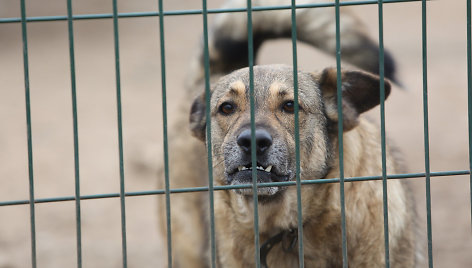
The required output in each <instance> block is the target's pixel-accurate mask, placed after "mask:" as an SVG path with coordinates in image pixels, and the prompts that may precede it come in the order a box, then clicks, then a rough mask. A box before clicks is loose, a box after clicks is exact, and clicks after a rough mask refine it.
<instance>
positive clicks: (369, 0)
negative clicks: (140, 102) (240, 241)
mask: <svg viewBox="0 0 472 268" xmlns="http://www.w3.org/2000/svg"><path fill="white" fill-rule="evenodd" d="M399 2H422V50H423V54H422V59H423V77H422V81H423V117H424V148H425V152H424V154H425V159H424V160H425V162H424V169H425V171H424V172H422V173H408V174H398V175H389V174H387V170H386V145H385V144H386V140H385V107H384V100H385V92H384V91H385V86H384V49H383V47H384V43H383V35H384V32H383V5H384V4H393V3H399ZM25 4H26V3H25V0H21V18H0V24H2V23H21V29H22V40H23V56H24V57H23V60H24V83H25V102H26V125H27V139H28V140H27V145H28V168H29V200H11V201H2V202H0V206H15V205H29V211H30V224H31V259H32V267H36V266H37V261H36V260H37V250H36V226H35V204H38V203H50V202H64V201H74V202H75V209H76V210H75V212H76V238H77V267H82V242H81V237H82V235H81V201H82V200H88V199H103V198H119V199H120V205H121V230H122V264H123V267H127V263H128V261H127V239H126V237H127V235H126V213H125V211H126V210H125V205H126V202H125V198H126V197H129V196H144V195H165V197H166V209H167V227H168V228H167V229H168V232H167V247H168V249H169V250H168V260H167V261H168V264H169V267H171V265H172V243H171V241H172V232H171V215H170V206H171V202H170V195H171V194H174V193H183V192H198V191H200V192H202V191H208V192H209V197H210V217H211V226H210V231H211V232H210V234H211V236H210V237H211V238H210V245H211V264H212V267H216V246H215V226H214V208H213V202H214V199H213V192H214V191H219V190H228V189H235V188H251V187H252V189H253V193H254V198H253V199H254V208H255V209H254V219H255V220H254V231H255V232H254V243H255V248H260V241H259V230H258V227H259V225H258V220H257V219H258V209H257V207H258V198H257V190H256V189H257V187H268V186H294V187H296V188H297V193H298V200H297V204H298V223H299V226H298V232H299V234H298V235H299V237H303V228H302V220H301V219H302V215H301V206H302V204H301V197H300V191H301V187H303V185H308V184H319V183H339V184H340V186H341V187H340V196H341V208H342V237H343V245H342V246H343V247H342V253H343V254H342V256H343V263H344V267H347V247H346V229H345V216H344V213H345V211H344V206H345V205H344V202H345V201H344V183H345V182H354V181H366V180H381V181H382V182H383V200H384V237H385V262H386V266H387V267H389V236H388V210H387V206H388V204H387V180H390V179H406V178H426V180H425V181H426V193H425V194H426V204H427V206H426V211H427V219H426V220H427V236H428V240H427V241H428V252H427V256H428V264H429V267H433V251H432V228H431V193H430V191H431V190H430V180H431V177H441V176H453V175H470V168H471V167H472V158H470V157H469V159H470V160H469V163H470V164H469V170H455V171H446V172H431V170H430V156H429V126H428V70H427V59H428V57H427V48H428V46H427V11H426V10H427V4H428V3H427V1H426V0H385V1H382V0H378V1H376V0H366V1H349V2H340V1H339V0H336V1H335V2H334V3H331V2H329V3H328V2H326V3H318V4H306V5H297V4H296V3H295V0H292V3H291V5H286V6H271V7H252V3H251V1H250V0H248V1H247V8H233V9H208V8H207V3H206V1H205V0H203V1H202V9H198V10H178V11H166V10H165V9H164V7H163V3H162V0H159V10H158V11H157V12H134V13H118V8H117V0H113V13H112V14H87V15H74V14H73V13H72V1H71V0H67V16H47V17H27V14H26V7H25ZM350 5H377V6H378V22H379V33H378V41H379V46H380V55H379V59H380V62H379V76H380V79H381V104H380V118H381V124H380V127H381V138H382V139H381V141H382V175H381V176H373V177H358V178H355V177H354V178H345V177H344V171H343V135H342V128H343V125H342V119H341V120H339V124H338V128H339V129H340V131H339V137H338V139H339V156H340V174H341V175H340V177H339V178H335V179H324V180H300V152H299V150H300V149H299V134H298V88H297V85H298V81H297V65H298V64H297V43H296V39H297V38H296V34H297V33H296V23H297V22H296V19H295V12H296V10H297V9H306V8H324V7H334V8H335V14H333V16H335V18H336V22H337V23H336V63H337V64H336V65H337V71H338V76H337V82H338V83H337V85H338V92H337V94H338V116H339V118H342V111H341V107H342V105H341V99H342V98H341V72H340V70H341V50H340V42H341V39H342V36H341V35H340V27H339V16H340V13H339V10H340V7H341V6H350ZM266 10H291V14H292V48H293V50H292V52H293V67H294V70H293V76H294V89H295V97H294V98H295V122H296V123H295V124H296V126H297V127H296V130H295V137H296V140H295V142H296V163H297V170H296V181H290V182H279V183H264V184H257V183H256V179H255V178H256V169H255V168H253V169H252V172H253V173H252V176H253V184H252V185H241V186H213V176H212V167H213V165H212V154H211V151H212V150H211V147H212V144H211V131H210V130H211V125H210V124H208V125H207V129H206V135H207V137H208V144H207V146H208V148H207V149H208V150H207V152H208V159H209V162H208V169H209V174H210V175H209V178H208V181H209V186H208V187H196V188H180V189H170V186H169V164H168V161H169V160H168V134H167V132H168V130H167V102H166V58H165V56H166V53H165V38H164V22H165V17H166V16H181V15H202V19H203V40H204V58H205V90H206V93H207V94H206V96H207V97H206V101H207V103H209V96H210V94H208V93H209V90H210V79H209V64H210V63H209V57H208V53H209V52H208V23H207V19H208V18H207V17H208V14H214V13H225V12H246V13H247V21H248V25H247V29H248V41H249V42H248V51H249V70H250V96H252V97H251V98H250V100H251V107H254V98H253V95H254V91H253V90H254V87H253V83H254V81H253V79H254V78H253V65H254V53H253V50H254V48H253V40H252V13H253V12H258V11H266ZM152 16H154V17H155V16H157V17H159V30H160V34H159V37H160V45H161V47H160V53H161V71H162V74H161V75H162V110H163V131H164V133H163V134H164V144H163V147H164V164H165V189H160V190H154V191H140V192H126V191H125V183H124V169H123V137H122V110H121V106H122V105H121V81H120V79H121V78H120V46H119V44H120V42H119V34H118V32H119V31H118V20H119V19H122V18H138V17H152ZM91 19H112V20H113V28H114V51H115V71H116V94H117V100H116V106H117V122H118V129H117V131H118V140H119V143H118V146H119V162H120V164H119V166H120V192H119V193H111V194H97V195H81V191H80V164H79V136H78V124H77V96H76V72H75V54H74V51H75V50H74V21H77V20H91ZM40 21H67V23H68V32H69V53H70V76H71V90H72V111H73V131H74V152H75V153H74V159H75V195H74V196H64V197H52V198H42V199H37V198H35V190H34V167H33V144H32V131H31V104H30V84H29V59H28V38H27V29H28V27H27V26H28V23H33V22H40ZM471 38H472V37H471V1H470V0H467V74H468V96H469V98H468V108H469V109H468V119H469V156H470V155H471V154H472V143H471V142H470V141H471V140H472V131H471V130H470V126H471V125H472V94H471V93H472V91H471V90H472V79H471V77H472V76H471V75H472V56H471V55H472V51H471ZM207 107H209V105H207ZM209 117H210V112H209V110H208V108H207V118H209ZM254 119H255V115H254V109H251V129H252V137H251V138H252V141H253V142H252V144H254V141H255V124H254ZM251 154H252V166H253V167H255V166H256V150H255V147H254V146H253V147H252V150H251ZM471 185H472V183H471ZM471 193H472V187H471ZM471 198H472V195H471ZM471 215H472V211H471ZM298 243H299V245H298V249H299V263H300V267H303V266H304V264H303V249H304V246H303V239H299V240H298ZM254 258H255V260H256V263H257V267H260V265H261V264H260V256H259V251H258V250H256V252H254Z"/></svg>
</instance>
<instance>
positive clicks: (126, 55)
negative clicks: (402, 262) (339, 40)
mask: <svg viewBox="0 0 472 268" xmlns="http://www.w3.org/2000/svg"><path fill="white" fill-rule="evenodd" d="M221 4H222V1H221V0H219V1H209V4H208V5H209V8H218V7H220V6H221ZM26 6H27V10H26V14H27V16H28V17H33V16H55V15H66V14H67V9H66V1H63V0H35V1H26ZM118 6H119V12H138V11H139V12H140V11H157V1H155V0H152V1H151V0H136V1H118ZM164 8H165V10H187V9H200V8H201V3H200V1H185V0H172V1H171V0H168V1H164ZM350 9H352V10H354V11H355V12H356V13H357V14H358V15H359V17H360V18H361V19H362V21H364V23H365V24H366V25H367V27H368V28H369V30H370V32H371V34H372V36H374V37H377V36H378V14H377V9H378V7H377V6H376V5H370V6H356V7H351V8H350ZM331 11H333V10H332V9H331ZM73 12H74V14H96V13H112V2H111V0H81V1H74V3H73ZM333 12H334V11H333ZM333 14H334V13H333ZM13 17H20V1H19V0H0V18H13ZM212 18H213V15H210V16H209V19H210V21H211V19H212ZM112 23H113V22H112V20H111V19H95V20H76V21H74V38H75V62H76V66H75V67H76V81H77V98H78V99H77V100H78V125H79V153H80V187H81V194H82V195H91V194H105V193H118V192H119V177H120V176H119V158H118V156H119V154H118V134H117V133H118V131H117V128H118V127H117V115H116V113H117V108H116V80H115V61H114V43H113V24H112ZM466 30H467V29H466V1H465V0H463V1H459V0H454V1H450V0H449V1H445V0H438V1H430V2H428V91H429V96H428V97H429V112H430V113H429V124H430V133H429V134H430V154H431V159H430V160H431V171H452V170H468V169H469V164H468V163H469V162H468V161H469V156H468V145H469V144H468V131H467V130H468V126H467V62H466V56H467V47H466V44H467V32H466ZM27 31H28V47H29V51H28V52H29V73H30V88H31V114H32V136H33V159H34V162H33V164H34V186H35V197H36V198H49V197H63V196H73V195H74V193H75V182H74V180H75V172H74V151H73V148H74V144H73V128H72V126H73V122H72V101H71V80H70V64H69V43H68V42H69V41H68V31H67V21H53V22H31V23H28V24H27ZM119 31H120V32H119V34H120V57H121V62H120V66H121V85H122V105H123V135H124V157H125V164H124V170H125V185H126V191H127V192H132V191H143V190H154V189H157V176H156V174H157V173H156V169H157V166H158V165H159V163H161V162H162V155H163V154H162V143H163V141H162V104H161V75H160V74H161V70H160V66H161V65H160V51H159V47H160V44H159V23H158V17H145V18H123V19H120V20H119ZM201 32H202V17H201V16H200V15H185V16H167V17H165V38H166V39H165V46H166V72H167V76H166V78H167V90H168V92H167V94H168V102H167V103H168V113H169V121H172V119H173V113H174V112H175V111H176V109H178V108H179V105H178V103H179V102H181V100H182V98H185V97H187V96H186V95H185V90H184V81H185V78H186V76H187V75H188V72H189V67H188V64H189V62H190V60H191V59H192V56H193V55H194V53H195V49H196V47H197V44H198V42H199V40H200V39H199V37H200V35H201ZM384 40H385V47H386V48H387V49H388V50H390V51H391V52H392V54H393V55H394V57H395V58H396V60H397V63H398V71H399V75H398V77H399V80H400V81H401V83H402V84H403V87H404V88H403V89H402V88H399V87H397V86H394V88H393V91H392V94H391V96H390V98H389V100H388V102H387V105H386V120H387V133H388V137H389V139H391V140H393V141H394V143H395V144H396V145H397V146H398V147H400V149H401V151H402V152H403V155H404V159H405V162H406V163H407V165H408V167H409V171H410V172H412V173H415V172H424V169H425V168H424V167H425V160H424V140H423V104H422V87H423V84H422V44H421V3H395V4H385V5H384ZM298 49H299V57H298V60H299V65H300V69H302V70H307V71H311V70H319V69H322V68H324V67H327V66H335V60H334V59H333V58H331V57H329V56H327V55H324V54H322V53H320V52H318V51H315V50H313V49H312V48H310V47H308V46H306V45H303V44H300V45H299V47H298ZM259 63H286V64H291V63H292V50H291V42H290V41H289V40H280V41H275V42H272V43H268V44H265V45H264V46H263V48H262V53H261V55H260V57H259ZM24 88H25V83H24V73H23V54H22V35H21V24H20V23H0V126H1V130H0V148H1V149H0V201H11V200H25V199H28V198H29V195H28V189H29V186H28V185H29V184H28V150H27V137H26V112H25V110H26V109H25V90H24ZM369 114H370V116H371V117H372V118H377V120H378V117H379V110H378V109H376V110H373V111H371V112H369ZM170 139H172V133H171V135H170ZM170 152H172V148H170ZM171 178H172V171H171ZM161 179H162V178H161ZM410 180H411V182H412V187H413V189H414V193H415V199H416V207H417V210H418V212H419V222H420V224H421V225H422V227H423V228H424V230H426V216H425V215H426V198H425V182H424V181H425V180H424V178H420V179H410ZM431 195H432V228H433V256H434V264H435V266H436V267H472V254H471V252H472V235H471V220H470V217H471V216H470V205H471V203H470V187H469V176H450V177H438V178H432V189H431ZM156 198H157V197H156V196H141V197H128V198H126V216H127V217H126V222H127V240H128V264H129V267H163V263H165V262H166V260H167V258H166V256H165V255H164V247H163V246H164V245H165V244H166V240H165V238H164V237H161V236H160V235H159V234H158V232H157V205H156ZM81 209H82V210H81V213H82V251H83V267H121V260H122V255H121V219H120V201H119V199H118V198H111V199H96V200H85V201H82V202H81ZM29 215H30V214H29V206H28V205H17V206H2V207H0V219H1V220H0V268H7V267H9V268H10V267H31V236H30V220H29V217H30V216H29ZM36 232H37V256H38V266H39V267H74V266H76V262H77V260H76V223H75V202H73V201H68V202H56V203H43V204H37V205H36ZM423 245H424V246H425V247H426V240H425V241H424V243H423ZM174 250H176V249H174Z"/></svg>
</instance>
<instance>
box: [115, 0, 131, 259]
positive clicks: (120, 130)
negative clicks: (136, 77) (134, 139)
mask: <svg viewBox="0 0 472 268" xmlns="http://www.w3.org/2000/svg"><path fill="white" fill-rule="evenodd" d="M113 34H114V43H115V75H116V108H117V120H118V150H119V161H120V206H121V248H122V255H123V256H122V258H123V267H124V268H126V267H128V254H127V243H126V202H125V171H124V164H123V125H122V116H121V72H120V39H119V31H118V4H117V0H113Z"/></svg>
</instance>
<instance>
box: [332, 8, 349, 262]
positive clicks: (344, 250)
mask: <svg viewBox="0 0 472 268" xmlns="http://www.w3.org/2000/svg"><path fill="white" fill-rule="evenodd" d="M335 17H336V71H337V74H336V76H337V77H336V80H337V81H336V83H337V98H338V99H337V106H338V107H337V108H338V146H339V192H340V203H341V204H340V205H341V236H342V256H343V267H344V268H347V267H348V257H347V256H348V255H347V237H346V236H347V233H346V206H345V198H344V148H343V134H344V131H343V109H342V106H343V103H342V81H341V30H340V5H339V0H336V6H335Z"/></svg>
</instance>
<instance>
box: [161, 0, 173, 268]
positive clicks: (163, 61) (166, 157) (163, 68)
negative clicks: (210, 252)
mask: <svg viewBox="0 0 472 268" xmlns="http://www.w3.org/2000/svg"><path fill="white" fill-rule="evenodd" d="M158 5H159V14H162V13H163V12H164V7H163V4H162V0H159V3H158ZM159 40H160V49H161V83H162V128H163V136H164V144H163V146H164V176H165V179H164V180H165V196H166V224H167V265H168V267H169V268H172V225H171V211H170V182H169V146H168V134H167V94H166V86H167V84H166V52H165V38H164V16H162V15H160V16H159Z"/></svg>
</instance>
